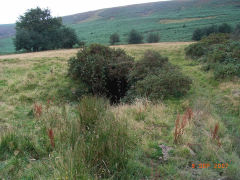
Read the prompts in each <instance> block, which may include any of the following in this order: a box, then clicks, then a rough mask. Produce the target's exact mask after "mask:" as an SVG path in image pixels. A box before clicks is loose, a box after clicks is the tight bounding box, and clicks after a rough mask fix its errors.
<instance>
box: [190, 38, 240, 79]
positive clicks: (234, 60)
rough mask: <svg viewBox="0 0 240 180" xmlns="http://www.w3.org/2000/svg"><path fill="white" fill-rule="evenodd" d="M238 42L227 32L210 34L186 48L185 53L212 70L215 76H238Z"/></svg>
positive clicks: (239, 45) (239, 73) (239, 64)
mask: <svg viewBox="0 0 240 180" xmlns="http://www.w3.org/2000/svg"><path fill="white" fill-rule="evenodd" d="M239 54H240V43H239V41H234V40H232V39H230V35H228V34H212V35H210V36H208V37H206V38H204V39H202V40H201V41H200V42H198V43H196V44H192V45H190V46H189V47H187V48H186V55H187V56H188V57H191V58H193V59H196V60H198V61H199V62H201V63H203V64H204V66H203V69H204V70H213V71H214V76H215V78H218V79H219V78H220V79H224V78H233V77H235V76H238V77H240V56H239Z"/></svg>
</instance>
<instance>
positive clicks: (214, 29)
mask: <svg viewBox="0 0 240 180" xmlns="http://www.w3.org/2000/svg"><path fill="white" fill-rule="evenodd" d="M204 31H205V32H204V34H205V35H206V36H209V35H210V34H213V33H218V26H216V25H212V26H209V27H206V28H205V29H204Z"/></svg>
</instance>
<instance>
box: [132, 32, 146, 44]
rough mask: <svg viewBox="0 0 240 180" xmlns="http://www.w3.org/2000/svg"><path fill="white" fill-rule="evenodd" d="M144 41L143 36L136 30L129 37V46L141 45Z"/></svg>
mask: <svg viewBox="0 0 240 180" xmlns="http://www.w3.org/2000/svg"><path fill="white" fill-rule="evenodd" d="M142 41H143V36H142V35H141V34H140V33H139V32H138V31H136V30H135V29H133V30H131V31H130V33H129V36H128V44H140V43H142Z"/></svg>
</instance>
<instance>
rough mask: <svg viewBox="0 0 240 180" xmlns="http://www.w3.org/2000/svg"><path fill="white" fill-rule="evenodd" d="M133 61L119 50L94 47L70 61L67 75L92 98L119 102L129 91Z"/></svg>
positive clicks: (95, 45)
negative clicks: (104, 98) (103, 97)
mask: <svg viewBox="0 0 240 180" xmlns="http://www.w3.org/2000/svg"><path fill="white" fill-rule="evenodd" d="M133 62H134V61H133V58H132V57H130V56H128V55H127V54H126V53H125V51H123V50H121V49H111V48H109V47H106V46H102V45H98V44H93V45H91V46H90V47H88V48H84V49H83V50H80V51H79V52H78V53H77V57H73V58H71V59H70V60H69V70H68V72H69V75H70V76H71V77H72V78H73V79H75V80H81V81H82V82H83V83H85V84H86V85H87V87H88V88H89V92H91V93H92V94H94V95H99V96H105V97H107V98H109V99H110V100H111V102H112V103H115V102H118V101H119V100H120V99H121V98H122V97H124V95H125V93H126V92H127V90H128V88H129V87H128V82H127V77H128V74H129V72H130V70H131V68H132V66H133Z"/></svg>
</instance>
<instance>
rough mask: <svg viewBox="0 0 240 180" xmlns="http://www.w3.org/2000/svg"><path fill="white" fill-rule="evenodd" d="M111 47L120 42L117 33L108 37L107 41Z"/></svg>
mask: <svg viewBox="0 0 240 180" xmlns="http://www.w3.org/2000/svg"><path fill="white" fill-rule="evenodd" d="M109 42H110V44H111V45H114V44H115V43H118V42H120V37H119V35H118V33H114V34H112V35H111V36H110V40H109Z"/></svg>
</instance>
